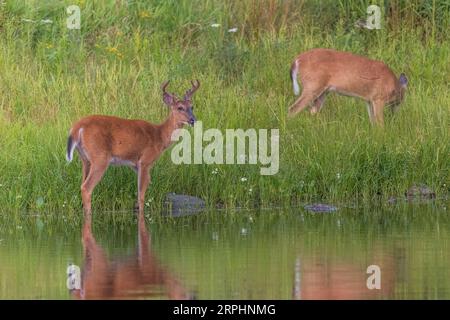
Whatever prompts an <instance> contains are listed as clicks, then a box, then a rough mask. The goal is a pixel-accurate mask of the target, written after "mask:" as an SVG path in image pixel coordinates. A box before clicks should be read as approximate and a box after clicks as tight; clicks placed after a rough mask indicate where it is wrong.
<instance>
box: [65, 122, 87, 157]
mask: <svg viewBox="0 0 450 320" xmlns="http://www.w3.org/2000/svg"><path fill="white" fill-rule="evenodd" d="M81 131H83V129H82V128H80V130H79V131H78V134H77V135H76V136H77V137H79V136H80V134H81ZM77 144H78V141H76V140H74V138H73V137H72V130H70V131H69V137H68V138H67V151H66V160H67V162H72V159H73V151H74V150H75V147H76V146H77Z"/></svg>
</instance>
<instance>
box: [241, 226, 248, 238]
mask: <svg viewBox="0 0 450 320" xmlns="http://www.w3.org/2000/svg"><path fill="white" fill-rule="evenodd" d="M247 234H248V231H247V229H246V228H242V229H241V236H246V235H247Z"/></svg>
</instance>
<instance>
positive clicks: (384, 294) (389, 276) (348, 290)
mask: <svg viewBox="0 0 450 320" xmlns="http://www.w3.org/2000/svg"><path fill="white" fill-rule="evenodd" d="M381 253H382V251H380V252H376V253H375V254H373V256H372V257H371V260H372V261H374V262H376V263H377V265H378V266H379V267H380V270H381V271H380V280H381V281H380V288H379V289H369V288H368V287H367V280H368V278H369V277H370V276H371V274H368V273H367V266H365V265H364V263H362V262H361V261H353V260H352V259H348V258H347V259H345V258H337V259H329V258H326V257H317V256H312V257H303V258H302V259H300V257H298V258H297V260H296V263H295V269H294V285H293V290H292V298H293V299H294V300H299V299H302V300H310V299H313V300H366V299H383V298H384V299H385V298H390V297H392V295H393V293H394V288H395V280H396V277H395V274H396V268H397V267H398V266H400V265H401V261H396V259H395V258H394V256H392V255H386V254H381Z"/></svg>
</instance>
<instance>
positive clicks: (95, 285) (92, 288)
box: [72, 216, 194, 299]
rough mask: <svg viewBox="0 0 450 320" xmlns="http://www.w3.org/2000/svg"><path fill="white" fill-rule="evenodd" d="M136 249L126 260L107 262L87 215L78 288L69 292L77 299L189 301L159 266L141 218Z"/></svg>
mask: <svg viewBox="0 0 450 320" xmlns="http://www.w3.org/2000/svg"><path fill="white" fill-rule="evenodd" d="M138 229H139V230H138V240H139V241H138V248H137V251H136V254H134V255H132V256H130V257H128V258H127V259H123V258H121V259H118V260H113V261H110V259H108V258H107V255H106V254H105V252H104V250H103V248H102V247H101V246H100V245H99V244H98V243H97V241H96V240H95V237H94V235H93V234H92V223H91V218H90V216H88V217H86V219H85V221H84V227H83V234H82V240H83V249H84V250H83V251H84V266H83V270H82V287H81V289H79V290H73V291H72V296H73V297H74V298H77V299H136V298H149V297H156V298H161V297H163V298H165V297H167V298H169V299H192V298H193V297H194V295H193V293H191V292H189V291H187V290H186V289H185V288H184V286H183V285H182V284H181V283H180V281H179V280H178V279H177V278H176V277H175V276H173V275H172V274H171V272H169V271H168V270H167V268H166V267H164V266H162V265H161V263H160V262H159V261H158V258H157V257H156V256H155V254H154V253H153V251H152V246H151V238H150V235H149V232H148V230H147V228H146V226H145V221H144V216H139V219H138Z"/></svg>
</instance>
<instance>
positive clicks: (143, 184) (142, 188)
mask: <svg viewBox="0 0 450 320" xmlns="http://www.w3.org/2000/svg"><path fill="white" fill-rule="evenodd" d="M148 170H149V166H148V165H146V166H144V165H142V164H139V167H138V203H139V215H140V216H141V215H143V214H144V202H145V192H146V191H147V187H148V184H149V183H150V174H149V172H148Z"/></svg>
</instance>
